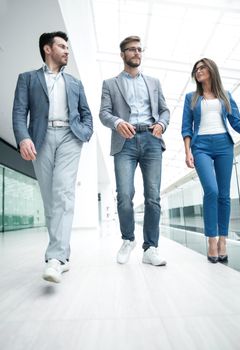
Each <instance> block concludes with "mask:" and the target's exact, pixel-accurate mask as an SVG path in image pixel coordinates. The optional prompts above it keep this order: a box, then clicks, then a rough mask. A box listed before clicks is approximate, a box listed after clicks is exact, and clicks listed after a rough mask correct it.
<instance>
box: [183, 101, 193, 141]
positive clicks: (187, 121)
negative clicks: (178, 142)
mask: <svg viewBox="0 0 240 350" xmlns="http://www.w3.org/2000/svg"><path fill="white" fill-rule="evenodd" d="M191 100H192V94H187V95H186V96H185V101H184V107H183V115H182V137H183V138H185V137H187V136H189V137H190V138H192V136H193V111H192V109H191Z"/></svg>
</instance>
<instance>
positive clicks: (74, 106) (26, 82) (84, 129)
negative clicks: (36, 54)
mask: <svg viewBox="0 0 240 350" xmlns="http://www.w3.org/2000/svg"><path fill="white" fill-rule="evenodd" d="M63 78H64V80H65V86H66V92H67V104H68V117H69V124H70V128H71V130H72V132H73V134H74V135H75V136H76V137H77V138H78V139H79V140H81V141H82V142H85V141H89V139H90V137H91V136H92V133H93V126H92V115H91V112H90V109H89V107H88V103H87V100H86V97H85V93H84V89H83V85H82V83H81V81H80V80H77V79H76V78H74V77H73V76H72V75H70V74H67V73H64V72H63ZM28 113H30V115H29V125H28ZM48 113H49V97H48V90H47V85H46V81H45V77H44V72H43V69H42V68H40V69H38V70H34V71H31V72H25V73H22V74H20V75H19V77H18V82H17V87H16V91H15V98H14V105H13V131H14V134H15V137H16V141H17V144H18V145H19V143H20V142H21V141H22V140H23V139H26V138H30V139H32V141H33V143H34V145H35V147H36V150H37V151H38V150H39V149H40V148H41V146H42V144H43V142H44V139H45V136H46V132H47V127H48Z"/></svg>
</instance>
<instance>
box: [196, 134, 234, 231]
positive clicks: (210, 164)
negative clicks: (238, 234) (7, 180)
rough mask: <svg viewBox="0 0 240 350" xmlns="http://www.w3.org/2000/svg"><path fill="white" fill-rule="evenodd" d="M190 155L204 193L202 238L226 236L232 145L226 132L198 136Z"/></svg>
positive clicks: (229, 203) (228, 214)
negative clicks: (203, 232) (203, 236)
mask: <svg viewBox="0 0 240 350" xmlns="http://www.w3.org/2000/svg"><path fill="white" fill-rule="evenodd" d="M192 154H193V157H194V164H195V168H196V171H197V173H198V176H199V179H200V182H201V184H202V187H203V191H204V197H203V218H204V229H205V235H206V236H208V237H216V236H217V235H219V236H227V235H228V226H229V219H230V206H231V200H230V183H231V175H232V167H233V142H232V140H231V139H230V136H229V135H228V133H223V134H215V135H199V136H197V138H196V141H195V143H194V145H193V146H192Z"/></svg>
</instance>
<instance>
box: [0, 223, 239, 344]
mask: <svg viewBox="0 0 240 350" xmlns="http://www.w3.org/2000/svg"><path fill="white" fill-rule="evenodd" d="M137 231H138V232H137V235H136V236H137V242H138V244H137V247H136V248H135V250H134V251H133V252H132V256H131V259H130V262H129V263H128V264H127V265H118V264H117V263H116V261H115V256H116V252H117V250H118V248H119V246H120V244H121V240H120V234H119V232H118V228H117V226H116V224H114V223H113V224H105V225H103V226H102V228H101V229H99V230H95V231H93V230H78V231H76V230H75V231H73V234H72V256H71V270H70V271H69V272H67V273H65V274H64V275H63V279H62V283H61V284H59V285H56V284H51V283H48V282H45V281H43V280H42V279H41V273H42V269H43V266H44V265H43V253H44V249H45V246H46V244H47V234H46V231H45V230H26V231H18V232H9V233H6V234H5V235H3V236H0V256H1V265H0V266H1V270H0V277H1V278H0V317H1V319H0V320H1V321H0V349H1V350H30V349H31V350H63V349H64V350H65V349H70V350H78V349H79V350H155V349H156V350H195V349H196V350H215V349H216V350H239V349H240V273H239V272H238V271H235V270H233V269H230V268H228V267H226V266H223V265H221V264H215V265H214V264H210V263H208V262H207V259H206V257H204V256H203V255H201V254H198V253H196V252H194V251H192V250H190V249H187V248H185V247H183V246H182V245H180V244H178V243H176V242H173V241H171V240H169V239H167V238H163V237H162V238H161V239H160V252H161V253H162V255H163V256H164V257H165V258H166V259H167V261H168V264H167V266H166V267H153V266H150V265H145V264H142V262H141V259H142V249H141V244H142V234H141V228H140V227H138V229H137Z"/></svg>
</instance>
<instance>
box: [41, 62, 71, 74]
mask: <svg viewBox="0 0 240 350" xmlns="http://www.w3.org/2000/svg"><path fill="white" fill-rule="evenodd" d="M42 68H43V71H44V73H47V74H54V73H53V72H52V71H51V69H50V68H49V67H48V65H47V64H46V63H43V67H42ZM64 69H65V66H62V67H61V69H60V71H59V72H58V74H59V73H61V74H62V73H63V71H64Z"/></svg>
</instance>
